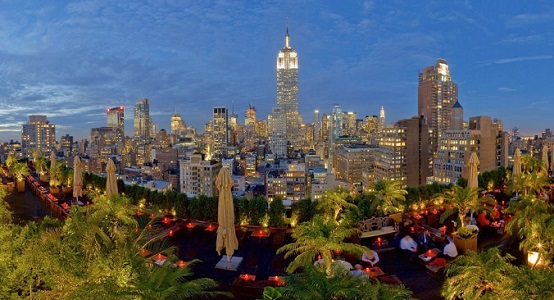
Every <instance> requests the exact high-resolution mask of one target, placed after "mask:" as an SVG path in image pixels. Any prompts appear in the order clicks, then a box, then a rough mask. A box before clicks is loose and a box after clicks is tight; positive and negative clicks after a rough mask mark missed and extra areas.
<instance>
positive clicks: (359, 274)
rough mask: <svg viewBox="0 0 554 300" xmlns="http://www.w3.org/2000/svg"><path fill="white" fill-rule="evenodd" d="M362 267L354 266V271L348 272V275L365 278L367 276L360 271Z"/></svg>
mask: <svg viewBox="0 0 554 300" xmlns="http://www.w3.org/2000/svg"><path fill="white" fill-rule="evenodd" d="M362 268H363V267H362V265H360V264H356V265H355V266H354V270H352V271H350V275H352V276H356V277H357V276H367V274H366V273H365V272H364V271H363V270H362Z"/></svg>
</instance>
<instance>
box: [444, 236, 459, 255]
mask: <svg viewBox="0 0 554 300" xmlns="http://www.w3.org/2000/svg"><path fill="white" fill-rule="evenodd" d="M444 242H445V243H446V245H444V249H442V253H443V254H444V255H445V256H448V257H452V258H454V257H456V256H458V249H456V245H454V243H453V242H452V241H450V239H446V240H445V241H444Z"/></svg>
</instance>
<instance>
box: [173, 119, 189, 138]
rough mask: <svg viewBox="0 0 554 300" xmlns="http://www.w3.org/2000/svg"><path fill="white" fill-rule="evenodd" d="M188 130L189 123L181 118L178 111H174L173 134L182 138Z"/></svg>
mask: <svg viewBox="0 0 554 300" xmlns="http://www.w3.org/2000/svg"><path fill="white" fill-rule="evenodd" d="M186 130H187V124H186V123H185V121H184V120H183V118H181V115H180V114H178V113H174V114H172V115H171V134H172V135H173V136H175V137H176V138H180V137H181V136H182V135H184V134H185V131H186Z"/></svg>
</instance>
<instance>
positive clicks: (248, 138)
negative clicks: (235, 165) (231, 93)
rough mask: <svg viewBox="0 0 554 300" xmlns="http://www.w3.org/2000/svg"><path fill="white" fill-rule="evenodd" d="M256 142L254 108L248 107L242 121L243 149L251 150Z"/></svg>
mask: <svg viewBox="0 0 554 300" xmlns="http://www.w3.org/2000/svg"><path fill="white" fill-rule="evenodd" d="M257 141H258V134H257V133H256V108H255V107H253V106H251V105H250V106H248V109H247V110H246V117H245V119H244V148H245V149H246V150H250V149H253V148H254V147H255V146H256V144H257Z"/></svg>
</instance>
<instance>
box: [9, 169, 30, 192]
mask: <svg viewBox="0 0 554 300" xmlns="http://www.w3.org/2000/svg"><path fill="white" fill-rule="evenodd" d="M11 173H12V174H13V175H14V176H15V181H16V182H17V190H18V191H20V192H23V191H25V178H26V177H27V176H29V167H28V166H27V164H26V163H24V162H18V163H15V164H14V165H13V166H12V169H11Z"/></svg>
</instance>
